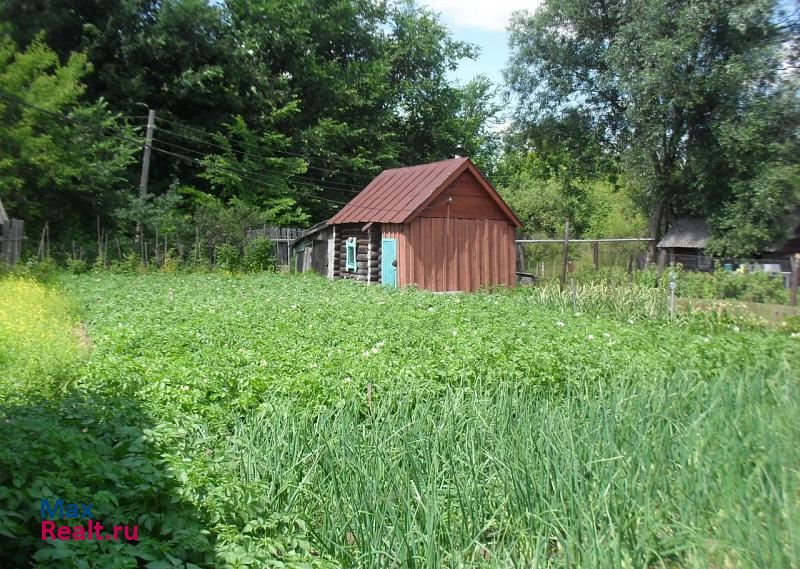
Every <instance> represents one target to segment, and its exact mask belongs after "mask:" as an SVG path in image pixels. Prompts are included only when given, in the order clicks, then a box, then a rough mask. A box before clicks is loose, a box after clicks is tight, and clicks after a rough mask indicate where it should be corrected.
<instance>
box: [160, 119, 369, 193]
mask: <svg viewBox="0 0 800 569" xmlns="http://www.w3.org/2000/svg"><path fill="white" fill-rule="evenodd" d="M156 132H164V131H163V130H161V129H158V130H156ZM153 141H154V142H158V143H159V144H164V145H167V146H170V147H172V148H178V149H180V150H183V151H185V152H192V153H194V154H198V155H200V156H209V154H207V153H205V152H201V151H199V150H195V149H193V148H189V147H186V146H183V145H181V144H175V143H174V142H169V141H167V140H163V139H161V138H156V137H155V136H153ZM261 158H262V159H263V158H267V157H261ZM248 170H250V171H252V172H254V173H257V174H261V175H265V176H280V174H277V173H274V172H268V171H266V170H263V169H261V168H253V166H248ZM288 176H289V177H286V178H284V177H283V176H280V178H281V179H285V180H289V181H300V182H302V181H304V180H307V181H308V182H309V183H313V184H314V185H315V186H318V187H320V188H324V189H327V190H332V191H336V192H346V193H351V194H357V193H359V192H360V191H361V190H350V189H347V188H337V187H336V186H332V185H330V184H331V183H334V184H335V183H338V182H329V181H326V180H320V179H318V178H309V177H306V176H300V175H298V174H289V175H288ZM348 185H350V184H348ZM362 189H363V188H362Z"/></svg>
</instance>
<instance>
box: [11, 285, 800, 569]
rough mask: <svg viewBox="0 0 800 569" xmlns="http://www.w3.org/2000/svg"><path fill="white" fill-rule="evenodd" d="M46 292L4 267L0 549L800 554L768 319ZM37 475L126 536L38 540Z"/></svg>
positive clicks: (488, 559)
mask: <svg viewBox="0 0 800 569" xmlns="http://www.w3.org/2000/svg"><path fill="white" fill-rule="evenodd" d="M61 287H62V289H63V290H64V291H65V294H55V293H52V292H49V291H48V290H47V289H44V288H42V287H41V286H40V285H37V284H35V283H33V282H30V281H17V280H10V279H7V280H5V281H0V292H2V293H3V294H2V295H0V365H3V366H5V367H6V371H5V373H3V374H2V377H3V380H2V381H3V382H4V383H3V384H2V385H0V440H2V441H6V443H5V444H3V445H0V528H3V526H4V525H5V527H7V528H9V529H6V530H3V529H0V561H2V560H3V559H4V557H3V556H5V559H6V560H8V561H9V562H11V563H16V564H19V563H20V562H21V560H27V558H28V556H30V555H31V553H32V552H34V551H37V553H36V554H35V556H36V557H35V559H36V560H38V561H39V562H40V563H42V564H43V566H49V565H50V564H51V563H53V560H54V559H62V561H61V562H62V563H67V566H70V564H74V565H75V566H81V565H80V563H81V562H84V561H85V562H86V563H88V565H85V566H92V565H93V564H97V563H100V565H98V566H119V567H135V566H137V563H139V564H140V565H141V564H147V563H149V564H150V565H149V566H150V567H154V568H158V567H172V566H178V567H181V566H185V565H184V564H185V563H194V564H196V565H197V566H209V567H211V566H229V567H247V566H249V567H262V566H270V565H271V564H274V565H275V566H281V563H284V564H287V565H292V564H296V566H308V565H309V564H311V565H315V564H316V565H321V566H339V565H343V566H353V567H356V566H358V567H369V566H375V567H377V566H398V567H442V566H452V567H472V566H476V567H477V566H486V567H489V566H492V567H494V566H498V567H508V566H525V567H529V566H532V565H535V566H540V565H541V566H544V565H552V566H564V567H572V566H584V567H598V566H603V567H605V566H608V567H618V566H626V567H645V566H655V567H659V566H664V567H710V566H716V567H767V566H769V567H781V566H784V567H791V566H797V565H798V564H800V535H798V530H799V529H800V514H798V512H800V508H798V506H799V505H800V504H798V500H799V496H800V474H798V464H800V445H798V444H797V443H798V441H800V412H799V411H800V409H799V406H798V404H799V403H800V392H799V390H798V382H797V379H796V370H797V364H798V362H799V361H800V338H798V337H795V336H792V335H791V334H790V333H789V332H788V331H774V330H769V329H767V328H764V327H761V326H758V325H755V324H753V323H749V322H745V321H743V320H732V319H730V318H726V317H725V318H719V317H716V316H715V315H713V314H696V315H691V316H681V317H680V318H679V319H677V320H674V321H671V320H669V319H668V318H667V317H666V316H665V315H664V306H665V305H664V302H663V298H662V297H661V296H659V294H660V293H657V292H652V291H648V290H646V289H625V290H615V289H610V288H599V287H587V288H581V289H580V290H579V294H578V298H577V299H576V304H577V308H578V310H579V311H582V312H579V313H578V314H573V311H572V302H571V298H570V297H569V295H559V294H557V293H556V292H555V291H542V290H540V289H532V290H521V291H517V292H514V293H508V292H496V293H478V294H472V295H436V294H431V293H426V292H420V291H396V290H387V289H384V288H379V287H365V286H361V285H358V284H354V283H346V282H336V283H331V282H328V281H325V280H323V279H320V278H317V277H313V276H296V275H294V276H287V275H271V274H261V275H252V276H245V277H241V276H238V277H237V276H221V275H185V276H169V275H148V276H137V277H134V276H113V275H108V274H91V275H84V276H80V277H64V278H63V279H62V283H61ZM23 299H24V302H25V303H27V304H26V305H25V306H28V305H30V306H36V307H38V308H37V310H38V311H39V312H36V314H39V313H41V314H40V316H41V318H44V319H45V320H41V318H40V319H39V320H36V319H35V318H33V317H32V316H31V317H28V314H31V315H33V314H34V311H32V310H27V309H24V310H20V309H19V307H20V306H23ZM12 307H17V308H16V309H15V311H14V312H13V314H15V317H14V318H10V317H6V318H5V319H4V318H3V316H2V313H3V311H5V313H8V314H10V313H12V311H11V308H12ZM47 319H49V320H47ZM27 320H32V322H31V323H30V324H29V325H28V324H25V325H23V324H21V322H26V321H27ZM81 320H82V321H83V322H85V324H86V326H85V328H86V331H87V333H88V336H89V338H90V339H87V338H85V337H83V336H85V334H83V335H82V334H81V333H76V332H75V330H76V328H77V327H78V322H80V321H81ZM42 322H45V324H44V325H42ZM47 322H51V324H48V323H47ZM26 347H27V348H26ZM31 350H38V351H39V352H42V353H43V354H45V355H44V356H42V357H41V358H38V359H37V361H40V362H43V363H41V364H37V365H30V363H26V364H24V365H23V363H21V362H22V361H23V360H22V359H21V358H23V357H24V356H23V354H26V353H27V354H30V353H31ZM48 358H50V359H48ZM793 370H794V371H793ZM48 493H49V494H48ZM46 495H48V496H49V495H59V496H61V495H63V496H64V497H65V498H73V499H74V500H78V499H79V498H84V499H94V501H95V503H96V504H95V507H96V509H97V512H98V513H99V514H100V515H101V517H103V518H104V519H105V518H109V519H112V518H113V519H116V520H119V521H120V522H124V523H137V522H138V523H139V525H140V537H141V541H140V542H139V543H138V544H135V545H134V544H130V543H96V542H94V543H89V542H83V543H75V542H62V543H59V544H58V545H57V546H54V545H53V544H52V543H48V544H47V545H45V544H44V542H42V541H41V540H39V539H38V532H39V517H38V510H37V508H38V502H37V500H38V499H39V498H40V497H47V496H46ZM31 504H33V505H34V507H33V509H31ZM3 522H5V524H4V523H3ZM98 559H100V560H102V561H98ZM0 565H2V563H0ZM189 566H191V565H189Z"/></svg>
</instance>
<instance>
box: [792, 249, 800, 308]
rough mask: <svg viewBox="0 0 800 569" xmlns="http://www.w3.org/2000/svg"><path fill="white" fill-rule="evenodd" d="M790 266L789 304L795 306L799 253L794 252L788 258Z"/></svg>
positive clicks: (799, 267)
mask: <svg viewBox="0 0 800 569" xmlns="http://www.w3.org/2000/svg"><path fill="white" fill-rule="evenodd" d="M789 259H790V261H791V267H792V293H791V301H790V304H791V306H797V281H798V279H799V278H800V253H795V254H794V255H792V256H791V257H790V258H789Z"/></svg>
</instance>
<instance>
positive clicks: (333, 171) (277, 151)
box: [156, 117, 372, 188]
mask: <svg viewBox="0 0 800 569" xmlns="http://www.w3.org/2000/svg"><path fill="white" fill-rule="evenodd" d="M156 121H157V122H165V123H168V124H172V125H175V126H178V127H180V128H183V129H186V130H190V131H193V132H197V133H200V134H202V135H203V136H207V137H209V136H214V135H213V134H212V133H210V132H207V131H205V130H202V129H199V128H194V127H191V126H188V125H184V124H181V123H179V122H176V121H171V120H168V119H164V118H161V117H158V118H157V119H156ZM160 130H162V131H163V132H168V133H169V134H172V135H174V136H178V137H180V138H183V139H186V140H191V141H193V142H197V143H199V144H207V145H209V146H214V147H216V148H220V149H222V150H226V151H227V150H230V151H231V152H236V153H237V154H241V155H243V156H253V157H256V158H265V156H263V155H260V154H253V153H250V152H246V151H244V150H237V149H234V148H225V147H224V146H221V145H219V144H215V143H213V142H208V141H205V140H198V139H197V138H193V137H191V136H186V135H185V134H181V133H178V132H174V131H172V130H169V129H164V128H162V129H160ZM240 144H242V146H247V147H251V148H258V149H259V150H265V151H268V152H273V153H276V154H284V155H286V156H291V157H295V158H303V159H305V160H307V161H311V160H312V159H313V158H322V157H321V156H316V157H315V156H309V155H305V154H299V153H297V152H290V151H288V150H280V149H277V148H273V147H270V146H266V145H264V144H255V143H253V142H245V141H241V143H240ZM308 169H309V170H318V171H320V172H327V173H329V174H341V172H340V171H338V170H332V169H329V168H321V167H318V166H311V165H309V166H308ZM355 177H357V178H362V179H364V180H367V179H369V180H372V178H370V177H368V176H363V175H357V176H355ZM336 183H337V184H338V183H341V184H343V185H347V186H351V187H354V188H360V187H361V186H359V185H357V184H347V183H345V182H336Z"/></svg>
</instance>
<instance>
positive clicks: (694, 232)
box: [658, 217, 711, 249]
mask: <svg viewBox="0 0 800 569" xmlns="http://www.w3.org/2000/svg"><path fill="white" fill-rule="evenodd" d="M710 239H711V228H710V227H709V226H708V221H706V220H705V219H703V218H702V217H682V218H680V219H678V220H677V221H676V222H675V223H673V224H672V227H670V229H669V231H667V233H666V234H665V235H664V237H663V238H662V239H661V241H659V242H658V247H662V248H666V247H677V248H687V249H702V248H704V247H705V246H706V245H707V244H708V242H709V240H710Z"/></svg>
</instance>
